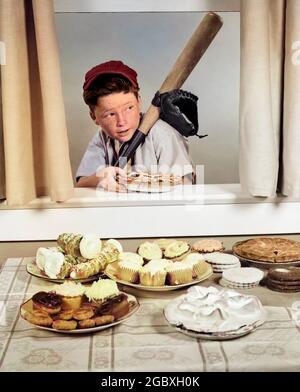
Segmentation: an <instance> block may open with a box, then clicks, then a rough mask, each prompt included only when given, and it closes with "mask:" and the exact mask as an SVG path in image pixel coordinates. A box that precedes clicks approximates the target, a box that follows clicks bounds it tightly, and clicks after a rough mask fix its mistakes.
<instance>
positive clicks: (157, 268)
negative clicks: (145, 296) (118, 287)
mask: <svg viewBox="0 0 300 392" xmlns="http://www.w3.org/2000/svg"><path fill="white" fill-rule="evenodd" d="M149 264H150V263H148V264H147V265H145V266H144V267H142V268H141V269H140V271H139V276H140V283H141V284H142V285H144V286H164V284H165V281H166V275H167V272H166V270H165V269H164V268H162V267H161V265H157V264H155V263H152V265H149Z"/></svg>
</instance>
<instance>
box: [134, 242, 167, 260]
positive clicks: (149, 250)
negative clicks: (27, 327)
mask: <svg viewBox="0 0 300 392" xmlns="http://www.w3.org/2000/svg"><path fill="white" fill-rule="evenodd" d="M138 254H139V255H140V256H142V257H143V259H144V260H147V261H149V260H153V259H161V258H162V250H161V249H160V247H159V246H158V245H157V244H155V243H154V242H143V243H142V244H141V245H140V246H139V248H138Z"/></svg>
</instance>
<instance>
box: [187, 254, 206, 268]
mask: <svg viewBox="0 0 300 392" xmlns="http://www.w3.org/2000/svg"><path fill="white" fill-rule="evenodd" d="M199 261H200V262H201V261H205V258H204V257H203V255H201V254H200V253H190V254H189V255H187V256H185V258H184V259H183V260H182V262H183V263H189V264H191V265H194V264H197V263H199Z"/></svg>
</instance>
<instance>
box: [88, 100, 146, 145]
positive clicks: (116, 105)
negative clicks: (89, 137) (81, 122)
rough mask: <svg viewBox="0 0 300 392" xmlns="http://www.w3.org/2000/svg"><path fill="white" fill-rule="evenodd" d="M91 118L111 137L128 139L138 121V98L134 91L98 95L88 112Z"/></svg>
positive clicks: (120, 139)
mask: <svg viewBox="0 0 300 392" xmlns="http://www.w3.org/2000/svg"><path fill="white" fill-rule="evenodd" d="M90 114H91V117H92V119H93V120H94V121H95V123H96V124H97V125H99V126H100V127H101V128H102V129H103V131H104V132H106V134H107V135H108V136H110V137H111V138H112V139H117V140H119V141H120V142H122V143H123V142H127V141H128V140H130V139H131V138H132V136H133V134H134V132H135V130H136V129H137V128H138V125H139V122H140V100H139V99H137V98H136V96H135V95H134V93H132V92H130V93H124V92H120V93H113V94H110V95H106V96H104V97H99V98H98V102H97V106H96V107H95V109H94V111H93V112H91V113H90Z"/></svg>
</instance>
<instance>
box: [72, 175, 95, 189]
mask: <svg viewBox="0 0 300 392" xmlns="http://www.w3.org/2000/svg"><path fill="white" fill-rule="evenodd" d="M99 180H100V179H99V177H97V176H96V173H95V174H93V175H91V176H87V177H80V178H79V180H78V181H77V183H76V185H75V186H76V188H97V186H98V184H99Z"/></svg>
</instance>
